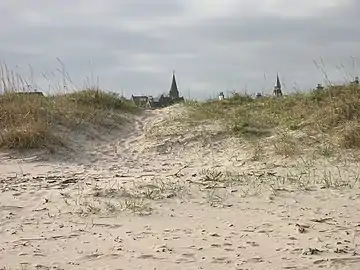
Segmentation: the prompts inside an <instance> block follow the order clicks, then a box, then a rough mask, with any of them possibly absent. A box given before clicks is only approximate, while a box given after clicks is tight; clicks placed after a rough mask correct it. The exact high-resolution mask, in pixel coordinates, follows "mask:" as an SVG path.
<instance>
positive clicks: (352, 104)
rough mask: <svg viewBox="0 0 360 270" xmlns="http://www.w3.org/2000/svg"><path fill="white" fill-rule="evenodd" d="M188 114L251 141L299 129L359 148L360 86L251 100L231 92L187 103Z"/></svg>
mask: <svg viewBox="0 0 360 270" xmlns="http://www.w3.org/2000/svg"><path fill="white" fill-rule="evenodd" d="M187 116H188V117H187V120H188V121H191V122H197V121H202V120H213V121H219V122H221V123H223V125H224V129H225V130H226V131H227V132H228V133H229V134H232V135H236V136H241V137H243V138H247V139H252V140H253V139H254V138H255V139H256V138H261V137H264V136H265V137H266V136H271V135H273V134H274V132H275V131H276V130H277V131H278V130H282V131H284V132H286V131H294V132H296V131H297V130H301V131H303V132H306V133H307V134H308V135H309V136H314V137H317V138H325V137H326V138H329V140H331V143H332V144H334V145H335V146H339V147H341V148H360V87H359V85H353V84H351V85H341V86H329V87H327V88H325V89H323V90H314V91H311V92H307V93H294V94H290V95H287V96H283V97H281V98H277V97H262V98H258V99H253V98H250V97H248V96H244V95H241V94H239V93H234V94H233V95H232V96H231V97H230V98H228V99H225V100H221V101H220V100H211V101H207V102H188V103H187Z"/></svg>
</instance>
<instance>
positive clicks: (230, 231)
mask: <svg viewBox="0 0 360 270" xmlns="http://www.w3.org/2000/svg"><path fill="white" fill-rule="evenodd" d="M182 110H183V109H182V107H181V106H180V105H176V106H172V107H169V108H164V109H159V110H148V111H146V112H145V113H143V114H141V115H136V116H132V118H131V119H129V123H128V124H127V125H125V126H124V127H123V128H122V130H112V131H106V130H92V131H91V132H90V131H89V132H88V131H86V132H85V131H84V132H79V133H77V134H71V136H70V135H69V138H71V146H72V147H71V149H66V150H62V151H60V152H58V153H56V154H55V155H50V154H48V153H46V152H45V151H33V152H26V153H16V152H3V153H2V154H1V155H0V172H1V174H0V269H3V270H5V269H6V270H9V269H11V270H13V269H104V270H105V269H117V270H120V269H124V270H131V269H149V270H150V269H151V270H155V269H156V270H165V269H166V270H175V269H184V270H190V269H191V270H195V269H205V270H212V269H214V270H215V269H216V270H218V269H237V270H240V269H243V270H245V269H252V270H258V269H259V270H260V269H274V270H275V269H320V268H323V269H343V270H345V269H354V270H355V269H356V270H358V269H360V250H359V244H360V238H359V237H360V235H359V234H360V190H359V188H358V180H359V177H360V166H359V163H358V162H357V160H356V158H355V157H354V156H352V155H350V154H349V155H348V154H347V153H346V152H344V153H342V154H339V156H338V157H336V158H328V159H325V158H323V157H318V158H314V156H312V155H306V154H304V155H301V156H295V157H289V158H285V157H281V156H277V155H275V154H273V153H268V154H265V157H263V158H261V159H257V158H254V151H253V150H252V149H250V148H249V146H248V145H247V144H246V143H244V142H241V140H240V139H236V138H230V137H227V136H226V135H225V134H223V133H222V132H221V129H220V128H219V127H218V126H217V125H216V124H212V123H208V124H203V123H199V124H198V125H195V126H192V127H191V128H189V127H186V126H185V125H183V126H181V122H176V121H175V122H172V119H173V118H176V117H178V116H179V114H181V113H182ZM265 153H266V151H265Z"/></svg>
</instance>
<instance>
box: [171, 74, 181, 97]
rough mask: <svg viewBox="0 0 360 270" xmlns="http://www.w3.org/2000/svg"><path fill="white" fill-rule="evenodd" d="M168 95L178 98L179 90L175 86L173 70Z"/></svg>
mask: <svg viewBox="0 0 360 270" xmlns="http://www.w3.org/2000/svg"><path fill="white" fill-rule="evenodd" d="M169 96H170V97H171V98H175V99H177V98H179V90H178V87H177V83H176V79H175V70H173V76H172V82H171V87H170V91H169Z"/></svg>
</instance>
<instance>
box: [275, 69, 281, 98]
mask: <svg viewBox="0 0 360 270" xmlns="http://www.w3.org/2000/svg"><path fill="white" fill-rule="evenodd" d="M274 95H275V96H282V91H281V83H280V79H279V73H277V74H276V85H275V87H274Z"/></svg>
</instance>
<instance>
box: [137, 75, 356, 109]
mask: <svg viewBox="0 0 360 270" xmlns="http://www.w3.org/2000/svg"><path fill="white" fill-rule="evenodd" d="M350 83H351V84H357V85H358V84H359V77H355V78H354V80H353V81H352V82H350ZM323 89H324V86H323V85H322V84H317V86H316V90H323ZM273 96H276V97H281V96H283V91H282V86H281V82H280V78H279V74H277V75H276V83H275V86H274V90H273ZM254 97H255V98H261V97H263V94H262V93H256V94H255V96H254ZM218 98H219V100H223V99H225V95H224V92H220V93H219V96H218ZM131 100H132V101H133V102H134V103H135V104H136V105H137V106H139V107H145V108H154V109H155V108H164V107H167V106H170V105H173V104H175V103H179V102H183V101H185V99H184V97H182V96H180V94H179V89H178V86H177V83H176V78H175V71H174V72H173V75H172V82H171V86H170V90H169V92H168V94H167V95H164V94H162V95H160V96H158V97H155V98H154V97H153V96H146V95H132V96H131Z"/></svg>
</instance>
